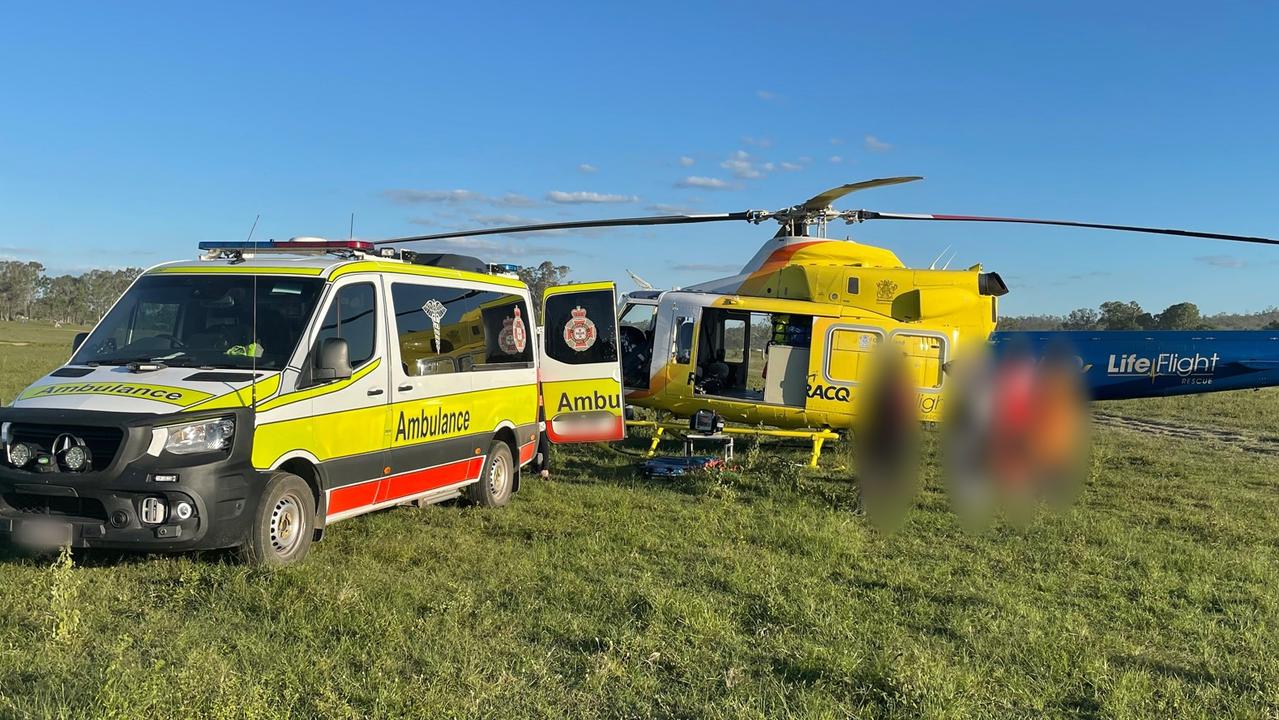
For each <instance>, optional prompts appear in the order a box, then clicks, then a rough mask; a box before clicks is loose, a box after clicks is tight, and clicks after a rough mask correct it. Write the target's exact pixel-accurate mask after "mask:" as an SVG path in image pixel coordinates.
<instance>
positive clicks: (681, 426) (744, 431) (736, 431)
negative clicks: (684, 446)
mask: <svg viewBox="0 0 1279 720" xmlns="http://www.w3.org/2000/svg"><path fill="white" fill-rule="evenodd" d="M626 426H627V427H646V428H652V430H653V442H652V444H651V445H649V448H648V455H647V457H653V455H655V454H656V453H657V445H658V443H660V442H661V441H662V438H663V437H664V436H665V434H666V431H667V430H672V431H674V432H686V431H687V430H688V424H687V423H677V422H658V421H655V420H627V421H626ZM720 432H722V433H725V434H728V435H755V436H763V437H779V438H805V439H807V440H808V441H809V442H811V443H812V444H813V453H812V456H811V457H810V458H809V460H808V466H809V467H817V461H818V459H819V458H821V456H822V445H824V444H825V442H826V441H827V440H838V439H839V433H836V432H834V431H831V430H774V429H769V428H753V427H732V426H728V427H725V428H724V429H723V430H721V431H720ZM672 434H674V433H672Z"/></svg>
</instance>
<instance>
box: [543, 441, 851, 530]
mask: <svg viewBox="0 0 1279 720" xmlns="http://www.w3.org/2000/svg"><path fill="white" fill-rule="evenodd" d="M740 445H742V446H747V448H748V449H747V450H746V451H742V450H739V451H738V452H737V454H736V458H735V460H734V462H733V463H731V464H730V465H729V466H728V467H726V468H724V469H715V470H706V471H695V472H690V473H687V474H685V475H680V476H676V477H661V478H655V477H649V476H647V475H645V474H644V472H643V464H644V462H645V461H646V460H648V449H649V439H648V438H643V437H631V438H628V439H626V440H623V441H619V442H616V443H610V444H598V445H590V446H578V447H571V448H558V449H557V453H556V455H555V457H554V458H553V461H554V462H553V465H552V470H551V477H552V478H553V479H555V480H556V481H557V482H563V483H567V484H579V485H600V484H605V485H613V486H619V487H626V488H635V489H645V490H654V491H659V492H674V493H679V494H683V495H688V496H693V497H708V496H714V497H732V498H734V499H738V500H741V501H743V502H754V501H759V500H777V499H798V500H801V501H805V502H815V503H816V504H818V505H821V506H825V507H829V508H832V509H837V510H844V511H850V512H855V513H860V511H861V503H860V498H859V492H858V486H857V483H856V481H855V478H854V475H853V473H852V471H851V470H848V469H847V467H848V463H847V462H846V457H845V453H843V452H841V451H840V450H838V449H835V450H831V451H828V452H827V453H826V454H824V455H823V461H822V463H823V464H822V466H820V467H818V468H816V469H810V468H808V467H807V460H808V457H809V452H810V448H809V447H808V446H807V445H805V446H803V447H800V446H797V445H794V444H793V443H783V442H764V443H760V444H759V446H758V448H757V449H756V448H755V447H752V446H751V445H748V443H740ZM668 449H672V448H668ZM677 454H678V453H659V455H658V456H659V457H660V456H666V457H670V456H672V455H677Z"/></svg>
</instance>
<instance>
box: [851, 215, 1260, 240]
mask: <svg viewBox="0 0 1279 720" xmlns="http://www.w3.org/2000/svg"><path fill="white" fill-rule="evenodd" d="M854 213H855V215H856V218H857V220H858V221H860V220H942V221H948V222H983V223H1018V224H1021V225H1056V226H1060V227H1078V228H1095V229H1098V230H1122V231H1125V232H1139V233H1150V234H1153V235H1177V236H1180V237H1192V238H1206V239H1208V240H1230V241H1232V242H1246V243H1256V244H1258V245H1279V240H1275V239H1272V238H1264V237H1254V236H1252V235H1230V234H1227V233H1210V232H1199V231H1196V230H1178V229H1175V228H1154V227H1142V226H1140V225H1111V224H1108V223H1088V222H1076V221H1073V220H1036V219H1033V218H1012V217H990V216H982V215H929V214H915V213H890V212H875V211H873V210H856V211H854Z"/></svg>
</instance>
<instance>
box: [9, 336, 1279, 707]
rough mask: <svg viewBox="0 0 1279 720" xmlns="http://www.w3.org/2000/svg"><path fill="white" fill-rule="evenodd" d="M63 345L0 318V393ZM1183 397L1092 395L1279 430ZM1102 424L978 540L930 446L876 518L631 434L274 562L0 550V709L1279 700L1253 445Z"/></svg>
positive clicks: (800, 476)
mask: <svg viewBox="0 0 1279 720" xmlns="http://www.w3.org/2000/svg"><path fill="white" fill-rule="evenodd" d="M24 333H25V334H24ZM71 334H72V331H65V332H64V331H61V330H58V331H49V332H47V333H45V332H38V331H37V330H36V329H34V328H30V327H17V326H0V341H19V342H35V343H36V344H35V345H30V346H23V347H15V346H11V345H0V397H4V398H5V399H9V398H12V396H13V395H14V394H15V393H16V392H17V391H18V390H19V389H20V388H21V386H23V385H25V384H26V383H27V382H28V381H29V380H31V379H33V378H34V377H36V376H37V375H39V374H40V373H41V372H43V371H45V370H47V369H48V368H51V367H53V366H56V365H57V364H58V363H59V362H61V360H62V359H64V358H65V357H66V355H67V348H68V345H69V342H70V335H71ZM20 338H27V339H26V340H22V339H20ZM1185 400H1194V401H1195V402H1194V403H1186V404H1183V402H1182V401H1176V402H1163V401H1148V402H1146V403H1144V404H1143V403H1126V404H1113V405H1110V406H1108V407H1107V408H1106V410H1107V411H1108V412H1111V413H1114V414H1118V415H1129V416H1134V417H1136V416H1141V417H1150V418H1158V419H1177V420H1179V421H1183V422H1192V423H1198V424H1204V425H1208V424H1211V423H1214V422H1222V423H1229V424H1232V426H1238V427H1240V428H1242V429H1245V430H1248V431H1249V432H1255V433H1256V434H1258V435H1263V434H1266V433H1270V432H1276V431H1279V421H1276V418H1279V393H1274V392H1257V393H1253V392H1246V393H1231V394H1227V395H1221V396H1215V397H1211V398H1187V399H1185ZM1188 409H1193V413H1192V412H1189V410H1188ZM1097 435H1098V438H1097V447H1096V449H1095V456H1094V459H1093V462H1092V471H1091V477H1090V479H1089V481H1088V483H1087V485H1086V487H1085V488H1084V490H1083V493H1082V496H1081V498H1080V500H1079V501H1078V502H1077V503H1076V504H1075V506H1074V507H1073V508H1071V509H1070V510H1069V511H1068V512H1065V513H1062V514H1054V515H1050V514H1044V515H1041V516H1039V517H1037V518H1036V519H1035V520H1034V521H1033V522H1032V523H1031V524H1030V525H1028V526H1027V527H1024V528H1016V527H1009V526H1001V527H998V528H996V529H994V530H991V531H989V532H987V533H985V534H982V535H970V534H967V533H965V532H964V531H962V530H961V529H960V528H959V526H958V524H957V522H956V518H955V516H954V515H953V514H952V513H951V511H950V509H949V505H948V502H947V500H946V497H945V494H944V492H943V491H942V490H941V488H940V487H939V485H938V482H937V479H936V468H935V465H933V464H932V463H931V461H930V463H929V465H928V466H927V467H926V472H925V474H926V483H925V488H924V491H923V492H922V494H921V495H920V497H919V498H918V502H917V505H916V507H915V509H914V510H913V511H912V512H911V513H910V515H909V516H908V518H907V522H906V524H905V526H904V527H903V528H902V529H901V530H900V531H898V532H897V533H896V534H893V535H885V534H883V533H881V532H879V531H877V530H875V529H874V528H873V526H871V525H870V524H869V523H868V522H867V521H866V519H865V518H864V517H863V516H861V515H860V514H859V512H858V502H857V489H856V484H855V481H854V480H853V478H852V473H851V472H850V471H849V470H847V469H846V467H845V463H846V461H847V458H846V455H845V449H844V448H841V447H836V448H834V449H833V450H832V451H830V452H828V453H827V454H826V455H825V456H824V458H823V465H822V467H821V468H820V469H817V470H807V469H801V468H798V467H796V465H795V461H798V460H800V459H801V458H802V457H803V455H804V453H805V450H804V449H803V448H789V447H784V446H779V445H766V446H764V447H763V448H761V449H760V450H759V451H757V452H750V451H748V449H747V448H739V457H740V458H741V459H742V460H743V462H745V463H746V464H747V467H744V468H743V469H742V470H741V471H740V472H733V473H724V474H722V475H718V476H703V477H694V478H688V479H681V480H678V481H666V482H655V481H647V480H644V479H641V478H639V477H638V476H637V475H636V474H635V473H634V472H633V470H632V466H633V465H634V463H635V461H636V458H637V457H638V455H639V454H640V448H641V445H642V444H643V442H642V440H640V439H637V440H634V441H632V442H631V443H628V444H623V445H619V446H614V447H586V448H575V449H571V450H568V451H564V452H560V453H559V454H558V457H557V460H558V471H557V472H556V474H555V476H554V477H553V478H552V479H551V480H548V481H543V480H530V481H528V482H526V483H525V486H524V489H523V490H522V491H521V492H520V493H519V494H518V495H517V496H516V498H515V500H514V501H513V503H512V504H511V505H510V506H509V507H507V508H505V509H502V510H498V511H485V510H477V509H472V508H462V507H458V506H455V505H444V506H437V507H432V508H428V509H423V510H419V509H410V508H400V509H396V510H392V511H388V512H382V513H378V514H374V515H371V516H365V517H362V518H357V519H354V520H350V521H346V522H343V523H339V524H336V525H334V526H333V527H332V529H331V531H330V532H329V534H328V536H327V537H326V539H325V541H324V542H322V543H320V544H318V545H316V546H315V547H314V548H313V550H312V554H311V556H310V557H309V558H308V560H307V562H306V563H305V564H303V565H301V566H299V567H293V568H287V569H284V570H279V571H264V570H256V569H248V568H245V567H241V566H237V565H234V564H231V563H229V562H227V561H226V560H225V558H223V557H221V556H216V555H212V556H204V557H193V556H178V557H164V556H124V557H120V556H111V555H97V554H91V555H86V556H77V557H75V558H74V560H71V559H70V558H64V559H62V560H60V561H59V560H55V559H51V558H31V557H26V556H19V555H14V554H12V553H10V554H6V555H4V556H0V595H2V596H3V598H4V601H3V602H0V717H4V716H11V717H18V718H25V717H67V718H73V717H74V718H78V717H112V718H116V717H118V718H140V717H161V716H163V717H175V718H186V717H228V718H240V717H263V718H287V717H293V718H309V717H339V718H364V717H420V718H428V717H468V718H469V717H493V718H499V717H500V718H512V717H548V718H558V717H722V718H740V717H745V718H752V717H758V718H765V717H768V718H771V717H781V716H794V717H831V718H837V717H850V716H851V717H937V718H952V717H990V718H1009V717H1032V716H1033V717H1038V716H1049V717H1105V718H1112V717H1113V718H1146V717H1174V716H1177V717H1182V716H1184V717H1203V718H1219V717H1241V718H1242V717H1266V716H1269V717H1274V716H1276V715H1279V658H1277V657H1276V655H1275V649H1276V648H1279V480H1276V479H1275V474H1274V460H1273V458H1272V457H1271V456H1267V455H1262V454H1256V453H1251V452H1246V451H1242V450H1239V449H1238V448H1233V447H1230V446H1226V445H1218V444H1212V443H1208V444H1205V443H1199V442H1189V441H1185V440H1178V439H1171V438H1164V437H1155V436H1151V435H1147V434H1142V433H1136V432H1131V431H1128V430H1125V429H1123V428H1121V427H1104V428H1100V429H1099V430H1098V433H1097Z"/></svg>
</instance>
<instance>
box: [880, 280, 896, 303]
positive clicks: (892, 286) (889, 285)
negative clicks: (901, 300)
mask: <svg viewBox="0 0 1279 720" xmlns="http://www.w3.org/2000/svg"><path fill="white" fill-rule="evenodd" d="M896 296H897V283H895V282H893V281H892V280H889V279H888V278H884V279H883V280H880V281H879V282H877V283H875V300H876V301H877V302H882V303H888V302H892V301H893V298H894V297H896Z"/></svg>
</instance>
